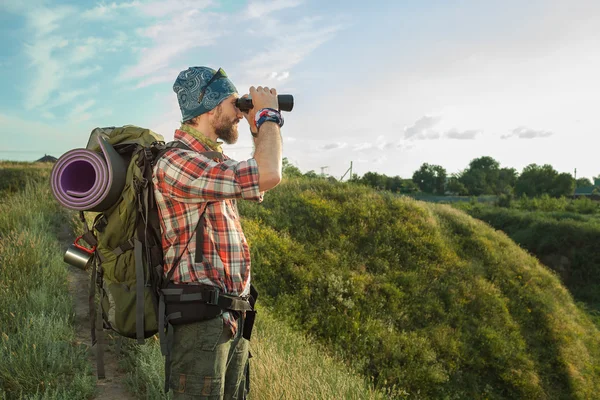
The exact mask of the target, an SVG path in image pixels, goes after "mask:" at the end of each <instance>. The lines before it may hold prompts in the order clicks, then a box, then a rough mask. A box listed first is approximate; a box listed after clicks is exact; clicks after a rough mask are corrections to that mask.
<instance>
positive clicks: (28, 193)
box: [0, 165, 600, 399]
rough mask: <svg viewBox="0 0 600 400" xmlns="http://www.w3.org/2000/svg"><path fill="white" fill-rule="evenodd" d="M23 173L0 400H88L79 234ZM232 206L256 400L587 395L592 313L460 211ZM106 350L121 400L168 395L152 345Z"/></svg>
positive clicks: (3, 219) (12, 241) (325, 203)
mask: <svg viewBox="0 0 600 400" xmlns="http://www.w3.org/2000/svg"><path fill="white" fill-rule="evenodd" d="M2 167H3V166H2ZM9 167H10V168H13V166H12V165H10V166H9ZM17 169H19V168H17ZM22 169H23V170H24V171H29V170H33V169H35V168H34V167H31V166H24V168H22ZM2 170H3V169H0V172H1V171H2ZM24 173H25V174H32V176H31V177H30V181H31V183H30V184H28V185H22V186H19V185H18V184H17V187H16V189H15V185H14V184H11V185H5V187H6V188H9V187H10V189H5V191H4V193H3V195H2V197H1V198H2V200H1V201H0V239H1V241H0V243H1V245H0V330H1V333H0V336H2V344H1V346H2V347H1V348H0V357H1V358H2V359H3V360H7V362H4V363H2V365H1V366H0V398H3V397H4V398H19V396H22V397H25V398H52V399H59V398H60V399H62V398H64V399H67V398H69V399H70V398H93V397H94V396H96V395H97V394H98V388H97V387H96V385H95V377H94V376H93V369H92V367H91V362H92V360H93V359H90V349H89V348H88V346H86V345H85V344H82V343H78V341H77V340H76V335H75V331H76V330H77V326H76V324H77V322H76V321H75V318H74V307H75V306H76V304H73V301H72V299H73V298H72V296H71V294H70V292H69V288H68V284H67V281H68V276H69V273H70V272H69V268H70V267H67V266H66V265H65V264H64V263H63V262H62V253H63V251H64V243H65V242H68V240H72V238H73V234H74V233H75V232H76V231H78V230H80V228H79V227H78V225H77V222H76V218H75V217H74V215H73V214H72V213H69V212H66V211H65V210H63V209H61V208H60V207H58V205H57V204H56V202H55V201H54V199H53V197H52V195H51V194H50V190H49V188H48V184H47V180H46V179H45V178H40V179H38V178H36V176H35V174H34V173H30V172H24ZM39 173H40V174H41V176H43V175H44V174H46V175H45V176H46V177H47V176H48V175H47V174H48V173H49V169H48V167H46V169H44V168H40V172H39ZM11 174H17V173H16V172H14V173H13V172H11ZM3 176H4V175H0V182H1V181H2V177H3ZM10 176H13V175H10ZM10 179H12V181H13V182H14V181H15V180H14V178H10ZM16 181H17V182H19V181H21V178H16ZM240 211H241V213H242V216H243V226H244V229H245V231H246V233H247V237H248V240H249V242H250V246H251V251H252V257H253V271H254V272H253V276H254V278H253V279H254V282H255V283H256V284H257V286H258V289H259V291H260V293H261V300H260V309H259V321H258V326H257V328H256V336H255V337H254V336H253V342H252V347H253V353H254V355H255V357H254V359H253V364H252V365H253V366H252V368H253V375H252V391H253V392H252V393H251V395H252V398H253V399H275V398H285V399H287V398H289V399H297V398H318V399H337V398H356V399H363V398H410V399H562V398H569V399H588V398H593V396H594V395H595V393H596V392H597V391H598V390H600V335H599V332H598V328H597V326H596V325H595V324H594V315H593V313H592V312H590V310H589V309H588V308H586V307H585V306H584V305H583V304H582V303H576V302H575V301H574V299H573V297H574V294H573V293H571V291H570V290H569V286H568V285H567V286H565V283H564V282H563V280H562V279H561V278H562V277H561V275H560V274H558V273H556V272H555V271H554V270H552V269H550V268H548V267H547V266H546V265H544V264H543V263H542V262H540V260H539V259H538V258H536V257H534V256H532V255H531V254H530V253H528V252H527V251H525V250H524V249H523V248H521V247H519V246H518V245H517V244H515V242H514V241H513V239H511V238H510V237H509V236H507V234H505V233H503V232H500V231H497V230H495V229H493V228H491V227H490V226H489V225H487V224H486V223H484V222H482V221H480V220H478V219H475V218H472V217H471V216H469V215H468V214H467V213H465V212H464V211H462V210H457V209H455V208H453V207H451V206H449V205H444V204H432V203H425V202H421V201H416V200H413V199H408V198H398V197H396V196H393V195H387V194H382V193H378V192H375V191H373V190H371V189H368V188H365V187H362V186H358V185H352V184H344V183H336V182H328V181H325V180H315V179H307V178H298V179H288V180H286V181H285V182H283V183H282V184H281V185H280V186H279V187H278V188H277V189H276V190H274V191H272V192H271V193H269V194H268V196H266V197H265V201H264V202H263V203H262V204H253V203H243V202H241V203H240ZM479 217H482V218H483V215H480V216H479ZM479 217H478V218H479ZM523 223H524V224H528V225H531V224H532V222H531V221H526V222H523ZM580 228H581V229H583V228H585V227H583V226H581V225H577V224H572V229H573V232H574V233H573V234H575V233H576V232H578V231H577V230H578V229H580ZM557 229H558V228H557ZM560 229H562V228H560ZM586 232H587V231H586ZM538 234H539V232H538ZM578 234H581V235H583V233H578ZM586 234H587V233H586ZM557 246H559V245H557ZM585 272H586V273H589V274H592V275H590V276H595V275H593V274H595V272H594V271H593V270H591V269H590V270H585ZM586 279H587V278H586ZM584 281H585V280H584ZM584 281H581V282H584ZM588 281H589V279H588ZM579 295H581V293H579V294H578V296H579ZM115 345H116V343H114V340H111V346H110V348H111V350H112V351H113V352H116V351H117V350H116V346H115ZM118 355H119V358H120V369H121V372H122V374H123V381H124V382H125V383H126V385H127V387H128V388H129V390H130V393H137V396H138V398H152V399H160V398H164V397H165V396H164V394H163V393H162V388H161V387H162V383H163V382H162V368H163V367H162V362H163V360H162V358H161V356H160V351H159V349H158V346H157V343H156V341H152V340H150V341H149V343H148V344H146V345H144V346H138V345H134V344H132V343H129V342H128V341H126V342H125V343H124V346H122V349H121V352H120V353H118ZM274 382H276V383H277V384H274Z"/></svg>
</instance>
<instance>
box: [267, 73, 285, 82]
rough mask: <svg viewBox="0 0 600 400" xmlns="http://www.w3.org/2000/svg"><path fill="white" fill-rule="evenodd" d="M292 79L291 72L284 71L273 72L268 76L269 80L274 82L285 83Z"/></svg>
mask: <svg viewBox="0 0 600 400" xmlns="http://www.w3.org/2000/svg"><path fill="white" fill-rule="evenodd" d="M289 77H290V72H289V71H284V72H275V71H273V72H271V73H270V74H269V75H268V76H267V79H274V80H278V81H283V80H286V79H287V78H289Z"/></svg>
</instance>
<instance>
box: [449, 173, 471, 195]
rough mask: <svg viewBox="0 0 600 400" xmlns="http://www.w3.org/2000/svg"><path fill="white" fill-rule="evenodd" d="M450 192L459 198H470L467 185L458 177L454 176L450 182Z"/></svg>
mask: <svg viewBox="0 0 600 400" xmlns="http://www.w3.org/2000/svg"><path fill="white" fill-rule="evenodd" d="M448 191H449V192H451V193H454V194H457V195H458V196H468V195H469V190H468V189H467V188H466V186H465V185H463V183H462V182H461V181H460V180H459V179H458V176H452V177H451V178H450V180H449V181H448Z"/></svg>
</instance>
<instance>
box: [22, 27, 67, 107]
mask: <svg viewBox="0 0 600 400" xmlns="http://www.w3.org/2000/svg"><path fill="white" fill-rule="evenodd" d="M67 43H68V42H67V41H66V40H64V39H62V38H60V37H50V38H46V39H39V40H37V41H36V42H34V43H33V44H26V45H25V54H26V55H27V56H28V57H29V59H30V60H31V66H32V67H33V68H35V72H34V73H33V74H31V75H32V76H33V78H32V81H31V82H30V84H29V90H28V91H27V93H26V95H25V108H26V109H27V110H32V109H35V108H38V107H39V106H41V105H42V104H44V103H46V102H47V101H48V99H49V98H50V94H51V93H52V92H54V91H55V90H57V89H58V88H59V87H60V81H61V80H62V78H63V76H64V67H63V65H62V63H61V62H59V61H58V60H57V59H56V58H55V57H53V52H54V51H55V50H57V49H61V48H63V47H64V46H66V44H67Z"/></svg>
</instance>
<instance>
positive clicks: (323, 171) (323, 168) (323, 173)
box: [321, 166, 329, 177]
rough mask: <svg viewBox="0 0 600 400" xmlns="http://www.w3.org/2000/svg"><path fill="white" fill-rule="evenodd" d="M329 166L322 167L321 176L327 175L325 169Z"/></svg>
mask: <svg viewBox="0 0 600 400" xmlns="http://www.w3.org/2000/svg"><path fill="white" fill-rule="evenodd" d="M327 168H329V167H328V166H325V167H321V176H322V177H325V169H327Z"/></svg>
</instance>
